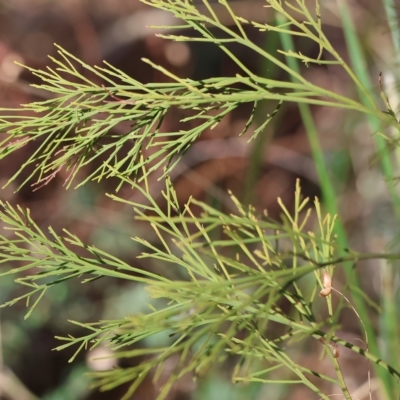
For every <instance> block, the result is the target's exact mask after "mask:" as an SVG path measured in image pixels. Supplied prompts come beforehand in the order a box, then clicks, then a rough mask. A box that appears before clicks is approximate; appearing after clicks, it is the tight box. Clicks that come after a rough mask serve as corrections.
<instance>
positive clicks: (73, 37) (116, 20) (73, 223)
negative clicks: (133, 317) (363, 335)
mask: <svg viewBox="0 0 400 400" xmlns="http://www.w3.org/2000/svg"><path fill="white" fill-rule="evenodd" d="M212 3H213V6H214V7H215V10H216V12H217V13H218V12H219V10H220V6H219V5H218V3H217V2H212ZM231 3H232V7H233V9H234V10H235V11H236V12H237V14H238V15H240V16H242V17H244V18H246V19H250V20H254V21H258V22H266V21H271V20H272V18H273V16H272V15H271V14H270V12H269V10H268V9H266V8H263V5H265V2H264V1H261V0H260V1H259V0H236V1H232V2H231ZM323 3H325V4H324V5H323V7H322V15H323V24H324V26H325V32H326V35H327V36H328V37H329V39H330V40H331V41H332V43H333V45H334V46H335V47H336V50H337V51H338V52H339V53H340V54H341V55H342V57H343V58H344V59H345V60H347V59H348V55H347V53H346V45H345V41H344V37H343V33H342V29H341V23H340V18H339V17H338V15H337V13H336V11H335V2H334V1H326V2H323ZM349 5H350V8H351V12H352V15H353V17H354V20H355V23H356V28H357V33H358V35H359V36H360V37H361V40H362V44H363V46H364V50H365V52H366V54H367V57H368V59H369V64H368V65H369V67H370V69H371V70H370V71H369V72H370V75H371V77H372V80H373V82H375V83H376V91H377V93H379V85H378V74H379V72H380V71H383V73H384V79H385V85H386V93H387V95H388V96H389V97H390V100H391V103H392V106H393V107H394V108H395V109H397V106H396V104H397V97H396V96H397V94H396V86H395V82H396V79H395V75H393V73H392V71H394V60H393V50H392V45H391V41H390V35H389V32H388V29H387V26H386V19H385V17H384V12H383V9H382V7H381V5H380V2H377V1H373V0H353V1H351V2H349ZM176 23H177V21H176V20H174V19H173V17H172V16H171V15H169V14H167V13H164V12H163V11H160V10H156V9H152V8H149V7H147V6H145V5H143V4H141V3H140V2H139V0H124V1H118V0H63V1H60V0H52V1H48V0H12V1H8V2H2V3H1V4H0V87H1V90H0V107H18V105H19V104H22V103H28V102H32V101H40V100H45V99H47V98H48V96H50V95H51V94H49V93H45V92H42V91H39V90H37V89H35V88H32V87H31V86H29V84H30V83H35V82H36V81H35V77H34V76H32V75H31V74H30V73H29V72H28V71H26V70H25V69H23V68H22V67H21V66H20V65H17V64H15V63H14V62H15V61H17V62H19V63H21V64H25V65H29V66H31V67H34V68H45V67H46V66H47V65H49V64H50V62H51V61H50V60H49V59H48V57H47V56H48V55H51V56H56V48H55V47H54V45H53V43H57V44H59V45H61V46H62V47H63V48H65V49H66V50H67V51H69V52H70V53H72V54H74V55H76V56H77V57H79V58H80V59H82V60H83V61H84V62H86V63H87V64H97V65H100V64H101V63H102V60H107V61H108V62H110V63H111V64H113V65H114V66H116V67H117V68H119V69H121V70H122V71H124V72H126V73H127V74H129V75H130V76H132V77H133V78H135V79H137V80H140V81H143V82H152V81H154V82H160V81H167V80H168V79H167V78H166V77H165V76H163V75H162V74H161V73H160V72H159V71H155V70H152V69H150V68H149V67H148V65H146V64H144V63H142V62H141V61H140V59H141V58H142V57H146V58H149V59H151V60H152V61H153V62H155V63H157V64H160V65H162V66H164V67H166V68H167V69H169V70H171V71H172V72H174V73H175V74H177V75H179V76H182V77H190V78H193V79H202V78H208V77H212V76H232V75H234V74H235V73H237V72H238V67H237V66H236V65H235V64H234V63H233V62H232V61H231V60H230V59H229V58H228V57H227V56H226V55H225V54H223V53H222V52H221V51H219V50H218V49H217V48H216V47H215V46H212V45H208V44H202V43H189V44H187V43H182V42H179V43H176V42H171V41H165V40H163V39H160V38H157V37H155V34H154V30H151V29H149V28H147V26H149V25H174V24H176ZM226 23H227V24H230V23H231V21H230V20H229V19H227V20H226ZM247 33H248V35H249V37H250V38H251V39H252V40H253V41H254V42H255V43H257V44H258V45H259V46H262V47H263V48H265V49H266V50H268V51H271V52H276V50H277V49H278V48H279V46H280V43H279V38H278V37H277V36H276V35H275V34H274V33H268V32H267V33H266V32H258V31H256V30H255V29H251V28H248V32H247ZM296 44H297V46H298V47H299V49H300V50H301V51H302V53H303V54H307V55H309V56H316V55H317V54H318V51H319V49H318V48H317V47H314V46H313V45H310V43H309V42H302V41H301V40H298V41H297V43H296ZM234 52H235V54H236V55H237V56H238V57H239V58H240V59H241V60H243V61H244V62H245V64H246V65H247V66H248V67H249V68H250V69H251V70H253V71H255V72H256V73H257V74H260V75H262V76H265V77H269V78H272V77H273V78H275V79H276V78H279V76H280V74H282V72H281V71H278V70H276V69H275V68H274V66H273V65H268V63H266V62H265V61H263V60H261V59H260V58H258V57H255V56H254V54H252V53H250V51H249V50H247V49H244V48H241V47H237V48H236V47H234ZM303 73H304V75H305V76H309V77H312V79H313V81H314V82H318V83H319V84H320V85H322V86H324V87H327V88H329V89H331V90H334V91H335V92H338V93H341V94H345V95H348V96H357V94H356V93H353V92H352V90H353V89H352V87H351V85H349V80H348V78H347V76H346V75H344V73H343V71H341V70H339V69H338V68H331V67H329V66H313V67H309V68H306V67H304V71H303ZM382 109H384V103H383V102H382ZM250 110H251V108H250V106H249V107H242V108H240V109H238V110H236V111H235V112H234V113H233V114H232V115H229V116H228V117H226V118H224V119H223V120H222V122H221V123H220V124H219V125H218V126H217V127H216V128H215V129H214V130H212V131H208V132H205V133H204V134H203V135H202V137H201V138H200V139H199V140H198V141H197V142H195V143H194V144H193V146H192V147H191V149H190V151H188V153H187V154H186V155H185V156H184V158H183V160H182V162H181V164H180V165H179V167H178V168H177V169H176V170H175V171H174V173H173V176H172V178H173V181H174V185H175V189H176V191H177V193H178V197H179V200H180V201H181V202H182V204H183V203H184V202H185V201H186V200H187V199H188V198H189V196H194V197H195V198H197V199H201V200H204V201H206V202H208V203H210V204H212V205H213V206H214V207H219V208H221V209H222V210H225V211H227V212H229V211H230V209H231V208H232V205H231V203H230V200H229V196H228V195H227V190H228V189H229V190H231V191H232V192H233V193H234V194H235V195H236V196H237V197H238V198H239V199H240V200H241V201H242V202H244V203H246V204H253V205H254V206H255V207H256V208H257V210H260V211H261V210H263V209H268V212H269V215H270V216H271V217H272V218H275V219H279V217H280V215H279V207H278V205H277V201H276V199H277V197H278V196H279V197H281V198H282V199H283V202H284V203H285V204H287V205H288V206H289V208H290V204H292V202H293V192H294V186H295V180H296V179H297V178H300V180H301V186H302V189H303V193H304V194H305V195H306V196H310V197H311V198H313V197H315V196H320V187H319V183H318V177H317V173H316V170H315V166H314V161H313V159H312V156H311V150H310V146H309V143H308V140H307V136H306V132H305V131H304V128H303V126H302V122H301V118H300V115H299V111H298V108H297V106H296V105H295V104H285V105H284V106H283V107H282V108H281V110H280V112H279V113H278V115H277V116H276V118H275V119H274V120H273V122H272V123H271V124H270V125H269V126H268V128H267V129H266V130H265V131H264V133H263V134H262V135H260V136H259V137H258V138H257V140H255V141H253V142H251V143H250V144H248V143H247V139H248V137H239V134H240V132H241V131H242V129H243V126H244V124H245V123H246V121H247V118H248V115H249V112H250ZM268 112H271V105H270V104H267V103H266V104H262V105H261V106H260V107H259V108H258V109H257V114H256V118H255V121H254V123H253V125H252V127H251V129H250V131H251V130H254V129H255V128H256V127H257V126H258V124H260V123H261V122H263V120H264V119H265V116H266V114H267V113H268ZM312 113H313V117H314V120H315V123H316V125H317V129H318V132H319V136H320V141H321V144H322V147H323V152H324V157H325V161H326V163H327V165H328V166H329V170H330V176H331V179H332V182H333V183H334V186H335V188H336V192H337V193H338V198H337V200H338V202H339V204H340V207H341V213H342V218H343V221H344V222H345V225H346V230H347V232H348V234H349V237H350V240H351V244H352V247H353V248H355V249H356V250H359V251H368V252H377V251H382V250H383V249H384V246H385V245H386V244H387V242H388V241H389V240H391V239H392V238H393V237H394V235H395V234H396V233H397V227H396V226H395V221H394V218H393V217H392V209H391V205H390V201H389V199H388V195H387V191H386V186H385V182H384V180H383V179H382V177H381V174H380V172H379V168H378V166H377V165H376V163H374V161H373V159H374V154H375V149H374V144H373V140H372V136H371V134H372V132H371V131H370V129H369V127H368V125H367V124H366V121H365V118H364V117H363V116H362V115H361V114H355V113H349V112H346V111H339V110H335V109H327V108H319V107H312ZM181 117H182V115H181V114H179V111H176V113H175V115H173V113H170V114H168V116H167V119H166V120H165V121H164V129H171V130H176V129H177V127H178V124H179V119H180V118H181ZM32 151H34V146H33V145H32V146H27V147H24V148H23V149H22V150H20V151H19V152H18V153H16V154H14V155H13V156H12V157H10V158H6V159H5V160H3V161H1V162H0V186H3V185H4V184H5V183H6V182H7V181H8V179H9V178H10V177H11V176H12V175H13V174H14V173H15V172H16V171H17V169H18V167H19V166H20V165H21V164H22V163H23V162H24V160H25V159H26V157H27V152H32ZM22 179H23V176H22V177H20V178H18V180H17V181H16V182H14V183H12V184H10V185H8V186H7V187H6V188H5V189H3V190H2V191H0V198H1V199H2V200H6V201H9V202H11V203H12V204H20V205H21V206H22V207H28V208H30V209H31V214H32V217H33V219H34V220H35V221H36V222H37V224H38V225H39V226H40V227H42V228H43V229H44V230H45V229H46V228H47V226H49V225H51V226H52V227H53V228H54V229H55V230H56V231H60V230H61V229H62V228H67V229H68V230H69V231H70V232H72V233H74V234H75V235H77V236H79V237H80V238H81V239H82V241H84V242H87V243H91V244H94V245H96V246H98V247H100V248H102V249H104V250H106V251H109V252H110V253H112V254H114V255H117V256H118V257H120V258H122V259H124V260H125V261H127V262H129V263H132V264H135V265H139V266H141V267H142V268H146V265H141V264H140V260H136V259H135V257H136V256H137V255H138V252H139V251H138V249H137V248H136V247H135V246H136V245H135V244H134V243H133V242H132V241H131V239H130V237H133V236H143V237H146V231H143V230H142V227H141V225H138V224H137V223H135V221H134V220H133V219H132V215H131V211H130V210H129V209H125V208H124V207H121V206H120V205H118V204H117V203H114V202H112V201H111V200H110V199H109V198H107V197H105V196H104V192H107V191H110V190H112V187H110V186H109V183H107V182H102V183H100V184H97V183H90V184H86V185H85V186H83V187H81V188H79V189H78V190H74V189H69V190H67V191H66V190H65V188H64V187H63V186H62V185H63V182H64V179H65V176H63V175H62V172H61V173H60V176H59V177H58V178H56V179H54V180H52V181H51V182H50V183H49V184H48V185H46V186H44V187H42V188H41V189H40V190H37V191H33V190H32V187H30V186H29V185H26V186H25V187H24V188H22V190H20V191H19V192H18V193H15V189H16V187H17V186H18V183H19V182H21V181H22ZM120 195H121V196H123V193H122V194H120ZM377 267H379V263H378V262H375V261H374V262H368V263H364V264H363V271H364V272H366V274H364V273H363V274H362V276H361V280H362V282H363V285H364V289H365V290H366V291H367V292H368V294H369V296H370V297H371V298H372V299H375V300H376V299H379V290H380V289H379V288H380V283H379V282H380V278H379V276H378V275H377V270H378V268H377ZM364 277H365V278H364ZM338 285H339V286H340V283H338ZM57 288H58V289H56V290H54V291H49V294H48V295H47V296H46V297H45V298H44V299H43V300H42V301H41V303H40V305H39V307H38V308H37V309H36V311H35V312H34V313H33V314H32V316H31V317H30V318H29V319H27V320H24V319H23V317H24V315H25V305H24V304H17V305H16V306H14V307H12V308H5V309H1V311H0V321H1V342H0V349H1V352H0V366H1V370H0V396H1V398H2V399H16V400H25V399H26V400H28V399H32V400H33V399H45V400H67V399H68V400H69V399H71V400H78V399H82V400H91V399H100V400H101V399H110V400H113V399H119V398H120V397H121V395H122V394H123V393H124V389H125V388H123V387H122V388H118V389H116V390H114V391H111V392H107V393H99V392H96V391H91V390H89V389H88V380H87V378H86V377H85V374H84V373H85V372H87V371H90V370H101V369H108V368H112V367H113V365H114V364H113V363H114V361H113V359H112V358H110V359H107V360H103V361H93V360H92V358H93V357H94V356H96V357H97V356H102V355H109V354H108V353H107V351H108V350H107V349H102V348H100V349H98V350H97V353H96V354H88V355H87V356H86V357H85V355H81V356H79V357H78V358H77V360H76V361H75V362H74V363H72V364H69V363H68V360H69V358H70V357H71V356H72V354H73V352H72V351H71V350H65V351H61V352H57V351H51V349H53V348H54V347H56V346H58V345H60V342H59V341H58V340H56V339H55V336H66V335H67V334H71V335H73V336H78V335H79V334H80V333H81V331H80V328H79V326H76V325H72V324H70V323H69V322H68V320H69V319H73V320H78V321H83V322H90V321H97V320H100V319H109V318H117V317H121V318H122V317H123V316H125V315H129V314H133V313H135V312H139V311H145V309H146V302H147V300H148V297H147V293H146V291H145V290H144V288H143V286H141V285H132V284H127V283H121V282H119V281H117V280H114V281H113V280H111V279H107V280H106V279H100V280H97V281H95V282H93V283H91V284H89V285H81V284H80V283H79V282H78V281H70V282H68V283H63V284H60V285H58V286H57ZM19 290H20V288H16V287H15V286H14V284H13V282H12V280H11V278H7V277H6V278H1V279H0V302H3V301H5V300H8V299H10V298H13V297H16V296H17V295H18V293H19ZM345 311H346V310H345ZM342 319H343V320H342V323H343V332H342V333H343V335H342V336H344V337H345V338H347V337H353V336H357V335H360V333H359V332H358V327H357V321H355V318H354V315H353V314H352V312H351V311H349V313H347V314H346V312H344V315H343V318H342ZM149 345H150V344H149ZM346 354H347V353H345V354H344V356H343V357H344V358H343V363H344V368H345V370H346V368H348V369H347V371H351V374H349V376H351V378H349V379H350V380H352V381H351V382H350V386H351V387H352V388H353V389H354V390H356V388H360V393H359V396H358V398H359V399H363V398H364V397H363V396H364V395H365V393H368V392H365V388H364V392H362V390H363V389H362V388H363V384H364V383H365V381H366V376H365V369H364V370H362V371H360V368H357V365H358V363H359V361H360V360H359V359H357V358H355V357H354V356H353V355H351V354H348V356H346ZM320 355H321V352H320V349H309V350H307V349H305V350H304V354H302V355H301V357H304V363H305V364H306V365H312V364H313V363H315V362H318V363H319V365H320V370H322V372H324V368H329V362H328V361H325V360H323V359H321V358H320ZM346 357H347V358H346ZM325 364H326V365H325ZM225 367H226V368H225ZM225 367H224V366H223V367H222V368H218V370H216V371H214V372H213V373H210V374H208V375H206V376H204V377H203V378H202V379H199V380H197V381H195V382H194V381H193V380H192V377H190V376H188V377H187V379H184V380H182V381H181V382H179V384H177V385H176V387H175V388H174V390H173V391H172V392H171V394H170V396H169V397H168V399H169V400H178V399H180V400H186V399H188V400H189V399H193V400H206V399H207V400H214V399H215V400H225V399H229V400H241V399H267V398H268V399H280V398H286V399H292V400H301V399H311V397H310V393H309V392H308V391H305V388H301V387H300V388H297V387H294V388H291V391H290V392H289V393H288V392H286V393H284V392H282V390H283V389H282V388H279V387H274V386H271V387H266V386H265V385H264V386H262V385H256V384H253V385H248V386H244V387H240V386H233V385H232V384H231V383H230V375H229V367H228V366H225ZM171 368H172V367H171ZM325 372H326V371H325ZM372 383H373V385H374V384H375V385H376V382H375V381H373V382H372ZM156 392H157V388H156V387H154V385H153V383H152V382H151V380H150V379H149V380H145V381H144V383H143V385H142V386H141V387H140V389H139V391H138V392H137V393H136V394H135V395H134V396H133V397H132V399H145V400H152V399H153V398H155V395H156ZM363 393H364V394H363ZM313 398H315V397H313ZM376 398H378V397H376Z"/></svg>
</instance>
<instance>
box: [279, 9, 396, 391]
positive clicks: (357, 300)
mask: <svg viewBox="0 0 400 400" xmlns="http://www.w3.org/2000/svg"><path fill="white" fill-rule="evenodd" d="M276 18H277V21H278V23H279V24H283V23H284V22H285V19H284V17H283V16H282V15H280V14H277V16H276ZM281 41H282V46H283V49H284V51H286V52H288V51H290V50H292V51H295V48H294V44H293V40H292V37H291V36H289V35H287V34H281ZM286 61H287V63H288V65H289V66H290V68H292V69H294V70H296V71H298V72H299V71H300V68H299V65H298V61H297V60H296V59H295V58H293V57H287V60H286ZM292 79H293V78H292ZM298 106H299V109H300V114H301V117H302V120H303V124H304V127H305V129H306V132H307V136H308V140H309V142H310V146H311V152H312V155H313V158H314V161H315V166H316V170H317V174H318V177H319V181H320V185H321V191H322V197H323V200H324V203H325V205H326V208H327V210H328V212H329V213H330V214H331V215H339V210H338V206H337V203H336V193H335V190H334V188H333V185H332V179H331V177H330V176H329V173H328V170H327V167H326V164H325V160H324V157H323V151H322V148H321V145H320V142H319V138H318V133H317V130H316V127H315V124H314V120H313V117H312V114H311V111H310V108H309V106H308V105H307V104H304V103H303V104H298ZM335 233H336V235H337V243H338V245H339V247H340V249H346V248H348V247H349V246H348V239H347V235H346V232H345V230H344V227H343V223H342V221H341V220H340V218H338V219H337V222H336V226H335ZM341 255H344V250H342V254H341ZM343 266H344V272H345V274H346V279H347V282H348V284H349V287H350V288H352V287H360V285H359V282H358V278H357V275H356V274H355V273H354V269H353V265H352V264H351V263H344V264H343ZM352 296H353V299H354V304H355V307H356V309H357V311H358V313H359V315H360V318H361V319H362V320H363V322H364V324H365V329H366V333H367V335H368V338H370V340H369V349H370V351H371V352H372V353H374V354H379V349H378V344H377V341H376V337H375V334H374V331H373V327H372V324H371V323H370V319H369V316H368V310H367V306H366V304H365V301H364V299H363V298H362V296H360V294H359V293H358V292H357V291H352ZM375 369H376V374H377V375H378V376H379V377H380V379H381V380H382V382H384V386H385V389H386V391H387V393H389V388H390V382H389V378H388V376H387V374H386V373H385V372H384V371H382V370H381V369H380V368H378V367H377V366H376V368H375Z"/></svg>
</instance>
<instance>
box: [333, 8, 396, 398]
mask: <svg viewBox="0 0 400 400" xmlns="http://www.w3.org/2000/svg"><path fill="white" fill-rule="evenodd" d="M391 3H392V2H391V0H387V1H386V6H385V9H386V10H387V11H386V12H389V14H388V20H389V26H390V27H391V28H394V26H393V20H394V18H393V14H392V13H393V12H394V11H395V10H394V8H393V3H392V4H391ZM338 5H339V11H340V16H341V19H342V24H343V30H344V34H345V39H346V42H347V47H348V49H349V56H350V60H351V64H352V67H353V69H354V72H355V73H356V74H357V76H358V78H359V80H360V82H361V83H362V85H363V86H364V88H365V89H366V90H367V91H368V92H369V93H371V96H373V93H374V91H373V89H372V85H371V81H370V78H369V76H368V72H367V71H368V68H367V62H366V58H365V54H364V53H363V51H362V47H361V45H360V42H359V40H358V36H357V34H356V32H355V28H354V24H353V21H352V19H351V16H350V11H349V9H348V7H347V4H346V1H345V0H338ZM389 16H390V19H389ZM393 33H394V32H393V31H392V34H393ZM398 33H399V32H398V31H397V34H398ZM399 44H400V42H399V40H398V39H397V38H395V39H394V46H395V49H396V51H397V53H398V55H399V56H400V53H399V51H398V49H397V46H399ZM359 89H360V88H359ZM373 97H375V96H373ZM360 98H361V101H362V102H363V103H364V104H365V102H366V99H365V98H364V96H362V95H361V93H360ZM374 100H375V99H374ZM375 104H376V102H375ZM367 120H368V122H369V125H370V127H371V130H372V132H377V131H378V130H379V128H380V122H379V120H377V119H376V118H374V117H373V116H371V115H367ZM374 138H375V144H376V148H377V150H378V152H379V154H380V157H381V158H380V162H381V169H382V173H383V176H384V178H385V181H386V184H387V187H388V192H389V195H390V198H391V202H392V205H393V209H394V213H395V215H396V217H397V220H398V221H400V199H399V196H398V193H397V190H396V187H395V179H394V178H395V177H394V173H393V164H392V160H391V156H390V153H389V150H388V148H387V147H386V143H385V140H384V139H383V138H382V137H381V136H379V135H374ZM382 273H383V275H384V277H383V280H384V285H383V286H382V297H383V298H382V306H383V310H384V313H383V314H382V318H381V329H380V331H381V332H382V334H383V340H382V343H384V344H385V345H386V346H385V347H386V348H385V351H384V353H385V354H386V355H387V356H388V357H389V360H388V361H389V362H391V363H393V365H394V366H398V357H397V353H398V349H399V342H398V329H397V326H396V322H397V315H396V310H395V307H393V304H394V301H395V298H394V293H393V290H388V285H387V282H388V278H389V280H390V281H391V285H393V282H394V279H393V278H394V273H395V272H394V271H393V267H392V266H390V265H387V266H385V268H384V270H383V271H382ZM388 275H390V277H391V278H390V277H388ZM385 282H386V284H385ZM363 320H364V318H363ZM364 321H365V320H364ZM368 336H370V335H368ZM370 337H372V336H370ZM374 340H375V338H374ZM389 349H390V351H389ZM393 349H397V351H395V352H394V353H393ZM389 353H390V354H389ZM378 376H379V377H380V379H381V381H382V383H383V386H384V388H385V391H386V396H387V398H389V399H393V398H397V397H398V389H397V387H398V385H397V382H393V380H391V379H390V377H389V376H388V375H387V374H385V375H383V376H382V374H379V375H378ZM396 392H397V393H396Z"/></svg>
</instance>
